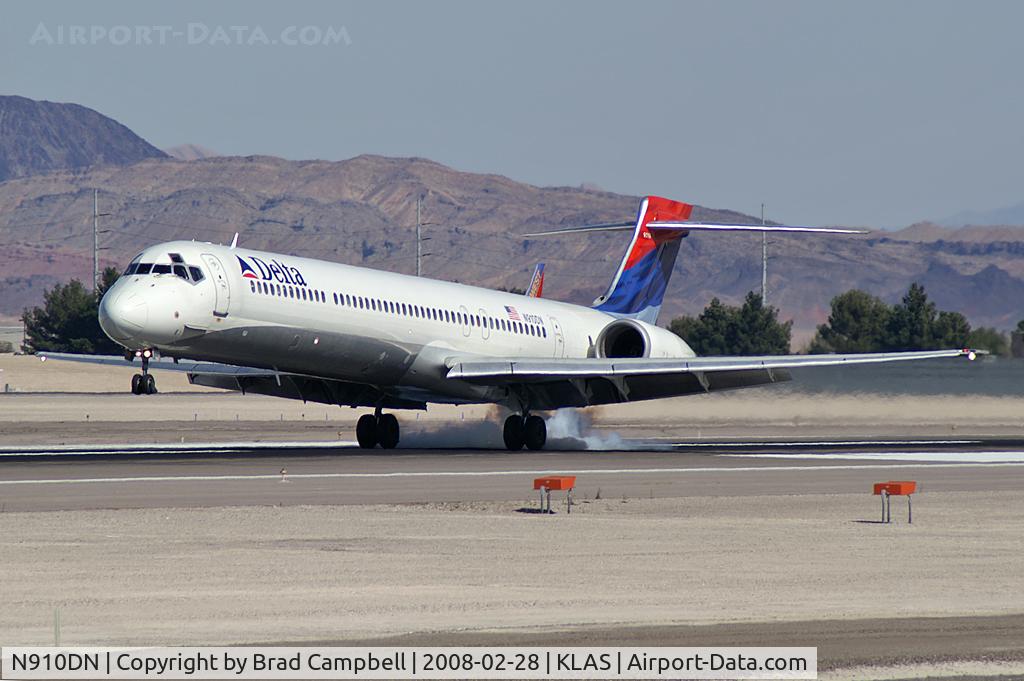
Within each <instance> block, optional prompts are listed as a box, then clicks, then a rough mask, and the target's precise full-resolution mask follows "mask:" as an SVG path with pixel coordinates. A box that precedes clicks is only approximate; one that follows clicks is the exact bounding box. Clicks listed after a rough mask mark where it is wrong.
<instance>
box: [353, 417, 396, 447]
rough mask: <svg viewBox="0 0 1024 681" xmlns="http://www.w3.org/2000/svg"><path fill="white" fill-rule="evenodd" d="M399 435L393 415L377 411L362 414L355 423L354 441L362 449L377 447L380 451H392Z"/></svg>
mask: <svg viewBox="0 0 1024 681" xmlns="http://www.w3.org/2000/svg"><path fill="white" fill-rule="evenodd" d="M400 435H401V432H400V429H399V427H398V419H397V418H395V415H394V414H382V413H380V410H377V412H375V413H373V414H363V415H362V416H360V417H359V420H358V421H357V422H356V440H358V441H359V446H360V447H362V448H363V449H373V448H374V447H376V446H377V445H380V446H381V449H394V448H395V447H397V446H398V440H399V437H400Z"/></svg>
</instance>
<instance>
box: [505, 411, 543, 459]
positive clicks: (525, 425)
mask: <svg viewBox="0 0 1024 681" xmlns="http://www.w3.org/2000/svg"><path fill="white" fill-rule="evenodd" d="M502 436H503V437H504V438H505V446H506V447H507V448H509V449H511V450H512V451H517V450H520V449H522V448H523V446H524V445H525V446H526V447H527V448H529V449H534V450H536V449H543V448H544V443H546V442H547V440H548V427H547V425H546V424H545V423H544V419H542V418H541V417H539V416H520V415H519V414H512V415H511V416H509V417H508V418H507V419H505V427H504V429H503V430H502Z"/></svg>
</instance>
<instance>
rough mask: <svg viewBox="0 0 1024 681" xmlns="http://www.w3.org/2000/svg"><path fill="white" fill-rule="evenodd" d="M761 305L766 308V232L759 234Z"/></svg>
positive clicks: (762, 209) (762, 214) (762, 218)
mask: <svg viewBox="0 0 1024 681" xmlns="http://www.w3.org/2000/svg"><path fill="white" fill-rule="evenodd" d="M761 226H762V227H764V204H763V203H762V204H761ZM761 304H762V305H763V306H765V307H768V232H761Z"/></svg>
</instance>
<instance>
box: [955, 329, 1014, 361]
mask: <svg viewBox="0 0 1024 681" xmlns="http://www.w3.org/2000/svg"><path fill="white" fill-rule="evenodd" d="M964 347H969V348H975V349H977V350H988V351H989V352H991V353H992V354H993V355H1002V356H1003V357H1007V356H1009V354H1010V342H1009V340H1008V339H1007V338H1006V334H1005V333H1003V332H1002V331H997V330H996V329H993V328H992V327H990V326H980V327H978V328H977V329H974V330H973V331H971V334H970V336H968V338H967V342H966V343H965V344H964Z"/></svg>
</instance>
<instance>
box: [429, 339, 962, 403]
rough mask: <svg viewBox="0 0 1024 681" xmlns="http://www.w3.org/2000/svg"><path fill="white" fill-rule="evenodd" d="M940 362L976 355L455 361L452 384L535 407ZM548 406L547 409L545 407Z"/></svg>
mask: <svg viewBox="0 0 1024 681" xmlns="http://www.w3.org/2000/svg"><path fill="white" fill-rule="evenodd" d="M940 357H969V358H971V359H973V358H974V352H973V351H971V350H929V351H921V352H880V353H864V354H846V355H836V354H831V355H764V356H750V357H689V358H679V359H648V358H635V359H634V358H629V359H598V358H588V359H538V358H453V359H452V360H451V361H450V362H449V370H448V374H447V376H448V378H451V379H459V380H463V381H468V382H471V383H477V384H483V385H504V386H509V387H510V388H512V389H514V390H518V391H519V392H521V393H525V394H526V396H527V397H528V400H529V403H530V404H531V405H535V406H534V408H535V409H538V410H542V409H557V408H560V407H571V406H575V407H583V406H589V405H595V404H609V403H615V402H632V401H637V400H648V399H658V398H663V397H675V396H678V395H689V394H694V393H705V392H715V391H719V390H729V389H734V388H745V387H750V386H755V385H764V384H768V383H778V382H782V381H788V380H790V375H789V371H788V370H789V369H793V368H803V367H822V366H836V365H853V364H876V363H881V362H899V361H910V360H921V359H933V358H940ZM540 405H544V406H540Z"/></svg>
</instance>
